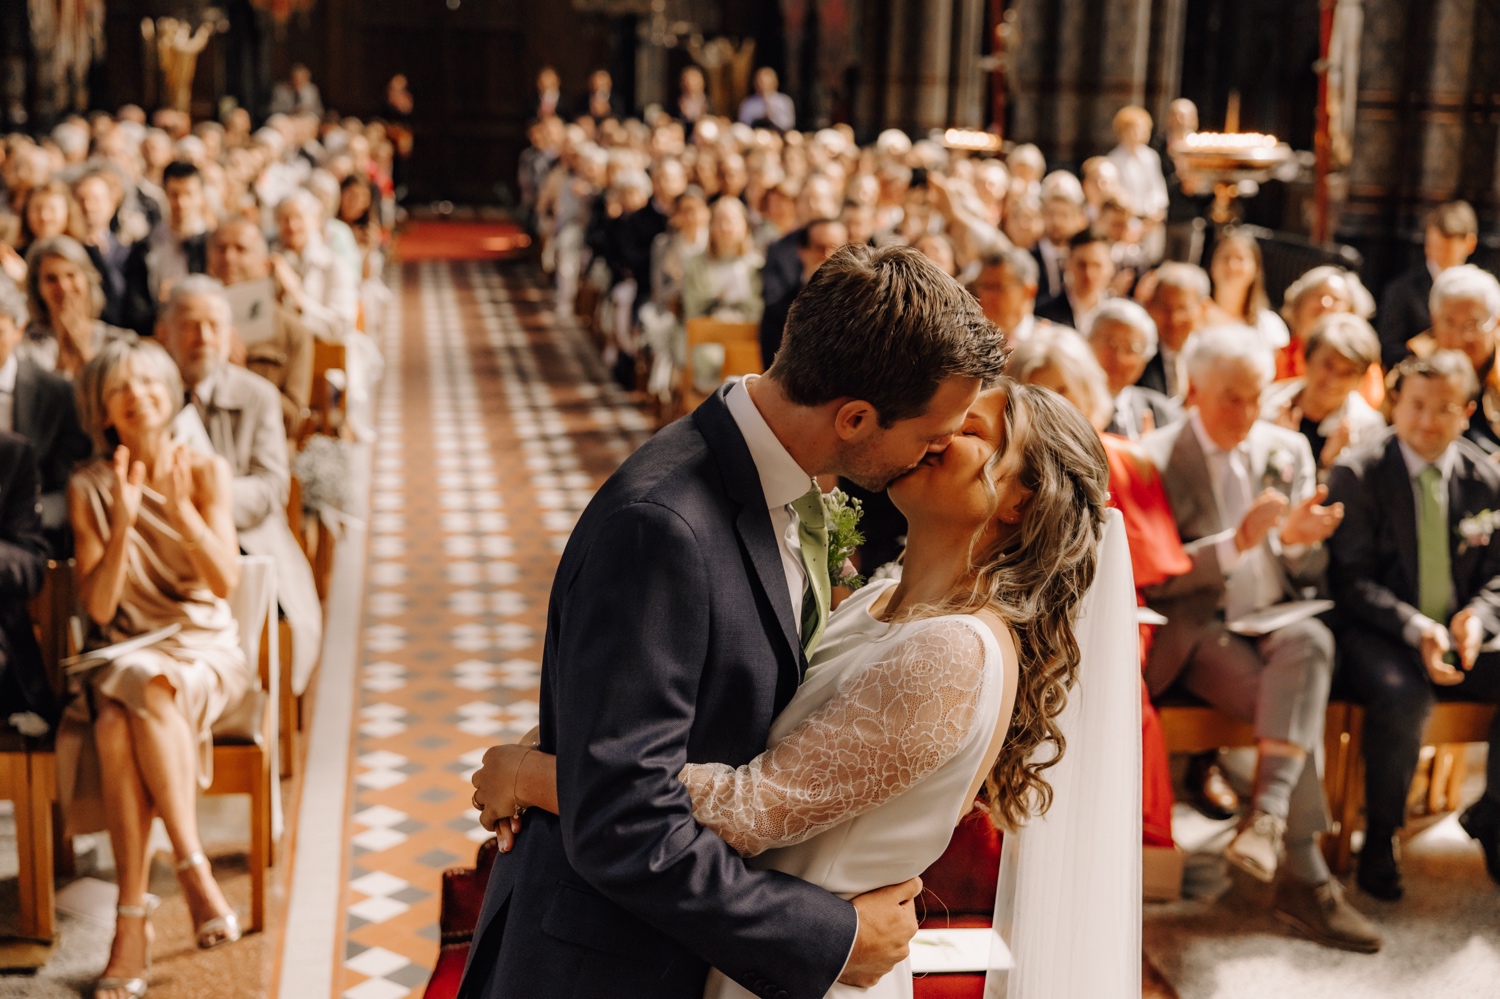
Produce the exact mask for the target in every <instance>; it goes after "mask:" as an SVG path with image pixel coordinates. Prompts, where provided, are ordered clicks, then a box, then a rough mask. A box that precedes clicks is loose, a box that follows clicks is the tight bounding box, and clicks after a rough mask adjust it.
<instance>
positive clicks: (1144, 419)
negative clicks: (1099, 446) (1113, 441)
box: [1088, 298, 1182, 440]
mask: <svg viewBox="0 0 1500 999" xmlns="http://www.w3.org/2000/svg"><path fill="white" fill-rule="evenodd" d="M1088 341H1089V346H1090V347H1092V348H1093V351H1094V357H1095V359H1096V360H1098V362H1099V365H1100V367H1101V368H1102V369H1103V370H1104V375H1105V380H1106V382H1107V387H1108V390H1109V397H1110V400H1111V409H1110V419H1109V422H1108V424H1107V425H1106V426H1105V430H1107V431H1108V432H1109V433H1112V434H1117V435H1119V436H1121V437H1125V438H1128V439H1130V440H1136V439H1137V438H1139V437H1140V436H1141V435H1142V434H1147V433H1150V432H1151V431H1152V430H1155V429H1156V428H1157V427H1165V426H1170V425H1171V424H1173V423H1176V422H1177V421H1178V420H1180V419H1182V407H1181V406H1180V405H1179V404H1178V403H1177V401H1176V400H1175V399H1172V398H1170V397H1168V396H1166V395H1164V394H1162V393H1161V392H1158V391H1156V390H1155V389H1152V388H1146V387H1145V386H1143V385H1137V384H1136V382H1138V381H1139V380H1140V377H1141V375H1142V374H1144V373H1145V371H1146V365H1147V363H1148V362H1150V360H1151V358H1153V357H1155V356H1156V352H1157V335H1156V323H1154V322H1152V320H1151V314H1150V313H1148V312H1147V311H1146V310H1145V309H1143V308H1141V306H1139V305H1137V304H1136V303H1135V302H1132V301H1130V299H1128V298H1112V299H1110V300H1109V301H1107V302H1105V303H1104V304H1103V305H1101V306H1099V311H1098V312H1096V313H1094V321H1093V322H1092V323H1091V324H1089V328H1088Z"/></svg>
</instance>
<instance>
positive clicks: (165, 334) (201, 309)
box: [156, 274, 323, 694]
mask: <svg viewBox="0 0 1500 999" xmlns="http://www.w3.org/2000/svg"><path fill="white" fill-rule="evenodd" d="M233 332H234V329H233V326H232V324H231V322H230V310H229V301H228V300H227V299H226V298H225V297H224V286H223V285H221V284H219V282H217V281H215V280H214V279H213V278H211V277H208V276H206V275H201V274H199V275H194V276H192V277H188V278H184V279H183V280H182V281H181V282H179V283H178V284H177V286H176V287H174V288H173V289H172V294H171V296H170V297H169V298H168V299H167V305H166V308H165V309H163V310H162V315H161V318H160V319H159V320H158V321H157V327H156V336H157V339H158V340H160V341H161V342H162V344H163V345H165V346H166V348H167V350H169V351H170V352H171V354H172V357H173V359H175V360H176V361H177V367H178V370H179V371H181V372H182V383H183V385H184V386H185V387H186V388H187V390H188V396H189V400H188V401H189V405H187V406H184V407H183V409H182V412H181V413H180V414H179V415H178V431H179V435H180V436H181V437H182V439H184V440H186V441H188V442H189V443H196V445H197V446H199V447H202V446H204V445H205V444H206V445H207V446H208V447H209V448H211V449H212V451H213V452H214V453H215V454H217V455H219V456H220V457H222V458H223V459H224V460H226V461H228V462H229V468H230V470H231V471H232V472H233V473H234V484H233V489H234V496H233V499H234V526H235V529H236V530H237V531H238V532H239V539H240V547H241V548H242V549H244V550H245V551H246V552H248V553H249V554H251V555H267V556H270V557H271V559H273V560H274V561H275V563H276V593H277V602H278V603H280V605H281V612H282V614H283V615H284V616H285V617H286V619H287V621H288V622H289V623H290V624H291V626H292V668H291V673H290V676H289V677H288V680H289V682H290V683H291V686H292V692H293V693H296V694H300V693H302V691H303V690H304V689H306V687H307V680H308V677H309V676H311V675H312V670H313V667H314V666H316V665H317V662H318V655H319V653H320V651H321V649H322V647H323V610H322V604H321V603H320V602H319V600H318V590H317V585H316V583H315V582H314V581H313V577H312V567H311V566H310V565H308V562H307V556H306V555H305V554H303V552H302V548H301V547H300V546H299V545H298V544H297V539H296V538H295V537H293V536H292V530H291V527H290V526H289V525H288V524H287V519H286V502H287V496H288V495H289V493H290V490H291V482H292V478H291V470H290V468H289V467H288V460H287V443H286V433H285V428H284V426H283V423H282V417H281V394H280V393H279V392H277V391H276V386H274V385H272V384H271V383H270V382H268V381H266V380H265V379H264V378H262V377H260V376H259V375H257V374H253V373H252V372H249V371H246V370H245V369H244V368H240V367H236V366H235V365H232V364H230V363H229V348H230V342H231V338H232V336H233Z"/></svg>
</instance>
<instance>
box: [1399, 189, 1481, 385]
mask: <svg viewBox="0 0 1500 999" xmlns="http://www.w3.org/2000/svg"><path fill="white" fill-rule="evenodd" d="M1478 246H1479V216H1477V215H1476V214H1474V208H1473V206H1472V205H1470V204H1469V203H1468V202H1467V201H1449V202H1447V203H1445V204H1441V205H1438V206H1437V207H1436V208H1434V209H1433V210H1432V211H1431V212H1429V213H1428V215H1427V229H1426V232H1425V234H1424V235H1423V239H1422V262H1421V263H1420V264H1418V265H1417V266H1416V267H1413V268H1412V269H1411V270H1409V271H1407V272H1406V273H1405V274H1402V275H1401V276H1400V277H1398V278H1396V280H1394V281H1392V282H1391V283H1390V284H1389V285H1388V286H1387V287H1386V289H1385V296H1384V297H1383V298H1381V300H1380V312H1379V315H1378V319H1379V328H1380V350H1381V354H1382V355H1383V360H1384V361H1385V365H1386V367H1388V368H1394V367H1395V366H1396V365H1397V364H1399V363H1401V359H1402V358H1403V357H1405V356H1406V341H1408V340H1410V339H1411V338H1412V337H1414V336H1416V335H1417V334H1418V333H1421V332H1423V331H1424V330H1426V329H1427V328H1428V327H1429V326H1431V325H1432V313H1431V310H1430V309H1429V307H1428V298H1429V296H1431V294H1432V283H1433V282H1434V281H1435V280H1437V276H1438V275H1439V274H1441V273H1443V272H1444V271H1446V270H1448V269H1449V268H1452V267H1458V266H1460V265H1461V264H1464V263H1466V262H1467V261H1468V259H1469V257H1470V256H1471V255H1472V254H1473V252H1474V250H1475V249H1476V248H1477V247H1478Z"/></svg>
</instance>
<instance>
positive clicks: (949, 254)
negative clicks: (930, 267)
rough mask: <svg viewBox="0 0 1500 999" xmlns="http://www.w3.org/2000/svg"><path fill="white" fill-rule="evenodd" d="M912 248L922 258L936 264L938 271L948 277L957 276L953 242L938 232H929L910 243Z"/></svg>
mask: <svg viewBox="0 0 1500 999" xmlns="http://www.w3.org/2000/svg"><path fill="white" fill-rule="evenodd" d="M911 245H912V247H913V248H914V249H915V250H916V251H917V252H918V253H920V254H922V256H924V257H926V258H927V259H928V260H931V261H932V262H933V263H934V264H937V268H938V270H940V271H942V272H943V273H944V274H946V275H948V276H949V277H955V276H957V274H958V262H957V260H955V259H954V253H953V241H952V240H950V239H949V238H948V237H947V236H944V235H943V234H942V233H940V232H929V233H926V234H925V235H922V236H919V237H918V238H917V239H915V240H913V241H912V244H911Z"/></svg>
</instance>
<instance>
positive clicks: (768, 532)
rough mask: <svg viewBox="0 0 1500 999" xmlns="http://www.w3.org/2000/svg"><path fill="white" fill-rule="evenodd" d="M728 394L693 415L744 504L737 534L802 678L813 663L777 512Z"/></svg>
mask: <svg viewBox="0 0 1500 999" xmlns="http://www.w3.org/2000/svg"><path fill="white" fill-rule="evenodd" d="M728 390H729V386H727V385H726V386H724V387H722V388H720V389H719V391H717V392H715V393H714V394H713V395H711V396H709V397H708V398H707V399H705V400H704V401H703V404H702V405H700V406H699V407H698V408H697V409H696V410H695V411H694V412H693V420H694V422H696V423H697V424H698V429H699V431H700V432H701V433H702V434H703V438H704V440H706V441H707V442H708V447H709V450H710V451H711V452H712V453H713V455H714V458H715V459H716V460H717V461H718V463H719V470H720V472H721V473H722V474H723V476H724V491H725V492H726V493H727V494H728V496H729V498H730V499H732V500H734V501H735V502H736V503H738V504H740V511H739V514H738V515H737V516H736V517H735V522H734V526H735V531H736V532H737V533H738V534H739V536H740V543H741V544H743V545H744V546H745V552H746V553H747V554H748V555H749V556H750V564H751V565H752V566H753V567H754V569H755V577H756V582H757V583H758V584H759V585H760V588H761V591H762V592H763V593H764V594H765V597H766V600H767V602H769V603H770V605H771V608H772V610H774V611H775V612H776V621H777V623H778V624H779V625H780V626H781V635H782V638H783V639H784V640H785V641H786V644H787V651H788V652H790V653H791V654H792V656H793V659H794V661H795V662H796V668H797V672H798V675H799V678H800V675H801V674H802V673H803V672H805V671H806V669H807V660H806V657H805V656H804V655H803V652H802V640H801V638H800V636H799V635H798V632H797V622H796V618H795V617H794V616H793V614H792V607H791V605H790V603H789V598H788V595H787V582H786V572H785V570H784V569H782V567H781V546H780V544H778V542H777V540H776V532H775V530H774V529H773V528H772V526H771V514H770V511H769V510H767V509H766V494H765V490H763V489H762V488H761V484H760V473H759V472H758V471H757V470H756V467H755V460H754V459H753V458H751V457H750V449H749V448H748V447H747V446H746V445H745V438H744V436H743V435H742V434H741V433H740V428H739V425H738V424H736V423H735V422H734V417H733V416H731V415H730V413H729V407H728V406H727V405H726V404H725V402H724V394H725V393H726V392H727V391H728Z"/></svg>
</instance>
